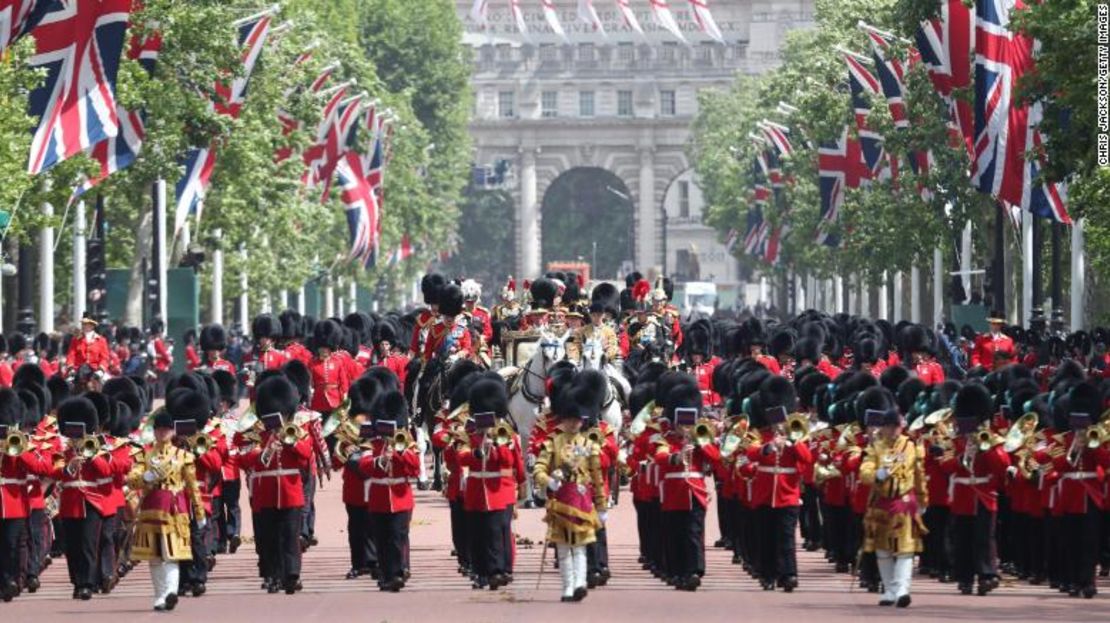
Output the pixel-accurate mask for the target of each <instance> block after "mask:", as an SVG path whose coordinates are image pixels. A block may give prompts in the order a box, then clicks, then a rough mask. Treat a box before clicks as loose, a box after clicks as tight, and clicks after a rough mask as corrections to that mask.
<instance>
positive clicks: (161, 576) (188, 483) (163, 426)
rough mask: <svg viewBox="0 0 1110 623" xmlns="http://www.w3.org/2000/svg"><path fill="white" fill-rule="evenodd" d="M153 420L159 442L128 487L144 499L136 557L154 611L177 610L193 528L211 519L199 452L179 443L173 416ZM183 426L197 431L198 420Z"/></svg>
mask: <svg viewBox="0 0 1110 623" xmlns="http://www.w3.org/2000/svg"><path fill="white" fill-rule="evenodd" d="M182 391H190V390H182ZM153 419H154V421H153V427H154V443H153V445H152V446H151V447H150V448H149V449H148V450H145V451H143V452H142V454H141V455H140V458H139V460H138V461H137V462H136V463H135V466H134V467H133V468H132V470H131V473H130V475H129V477H128V485H129V486H130V487H131V488H132V489H133V490H136V491H139V492H140V495H141V501H140V503H139V514H138V522H137V525H136V528H135V542H134V546H133V548H132V550H131V553H132V556H134V558H135V560H146V561H148V562H149V563H150V578H151V581H152V583H153V585H154V609H155V610H159V611H162V610H173V609H174V608H175V607H176V606H177V599H178V584H179V576H180V570H179V565H180V563H181V562H183V561H188V560H190V559H191V558H192V555H193V554H192V550H193V548H192V544H191V543H192V533H191V525H192V524H195V525H198V526H200V527H202V528H203V527H204V526H205V525H206V523H207V521H208V516H207V515H206V514H205V510H204V503H203V501H202V500H201V494H200V488H199V487H198V486H197V479H196V467H195V458H194V454H193V452H192V451H190V450H187V449H185V448H182V447H179V446H178V445H177V444H176V443H175V429H174V421H173V415H171V414H170V411H169V410H167V409H161V410H159V411H158V412H157V413H156V414H155V415H154V418H153ZM184 422H185V423H186V426H187V428H188V429H194V428H195V427H196V421H195V420H193V419H188V418H187V419H185V420H184ZM190 514H191V517H192V518H190Z"/></svg>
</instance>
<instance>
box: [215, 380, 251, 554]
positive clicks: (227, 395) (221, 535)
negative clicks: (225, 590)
mask: <svg viewBox="0 0 1110 623" xmlns="http://www.w3.org/2000/svg"><path fill="white" fill-rule="evenodd" d="M212 380H214V381H216V386H217V388H218V389H219V394H220V400H219V403H220V408H219V411H218V412H217V413H216V419H213V420H211V421H210V425H209V426H210V428H211V429H212V431H213V438H214V439H215V441H216V448H217V449H218V450H219V452H220V459H221V465H220V480H221V481H222V482H221V483H220V487H219V495H218V496H217V497H215V498H213V500H212V502H213V515H214V517H215V521H216V528H217V530H218V535H217V540H216V553H217V554H228V553H230V554H234V553H235V552H236V551H238V550H239V545H241V544H242V542H243V541H242V538H241V537H240V536H239V534H240V528H241V526H242V515H241V513H240V510H239V498H240V497H241V494H242V486H243V485H242V481H241V480H240V474H241V472H240V469H239V447H238V446H236V445H235V444H234V443H233V439H234V435H235V433H236V432H237V431H238V426H239V415H238V413H237V410H238V408H239V398H238V393H239V381H238V380H237V379H236V378H235V377H234V376H232V375H231V374H229V373H227V372H224V371H223V370H216V371H215V372H213V373H212Z"/></svg>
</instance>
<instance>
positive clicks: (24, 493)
mask: <svg viewBox="0 0 1110 623" xmlns="http://www.w3.org/2000/svg"><path fill="white" fill-rule="evenodd" d="M51 467H52V466H51V464H50V459H49V456H48V455H47V456H44V455H43V454H42V453H40V452H38V451H36V450H30V451H28V452H24V453H23V454H20V455H19V456H8V455H7V454H4V455H0V519H25V518H26V517H27V516H28V515H30V513H31V501H30V497H29V496H28V488H29V487H28V484H29V479H30V478H32V477H35V478H37V477H38V476H46V475H48V474H49V473H50V471H51Z"/></svg>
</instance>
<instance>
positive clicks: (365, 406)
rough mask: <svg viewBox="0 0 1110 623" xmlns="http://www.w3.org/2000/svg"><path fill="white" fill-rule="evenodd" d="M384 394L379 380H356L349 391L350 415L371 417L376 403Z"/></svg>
mask: <svg viewBox="0 0 1110 623" xmlns="http://www.w3.org/2000/svg"><path fill="white" fill-rule="evenodd" d="M381 393H382V386H381V384H380V383H379V382H378V379H376V378H373V377H369V376H363V377H359V378H357V379H355V382H354V383H351V387H350V389H348V390H347V399H348V400H349V401H350V402H351V408H350V411H349V414H350V415H352V416H355V415H370V414H371V412H372V411H373V408H374V401H375V400H377V399H378V395H379V394H381Z"/></svg>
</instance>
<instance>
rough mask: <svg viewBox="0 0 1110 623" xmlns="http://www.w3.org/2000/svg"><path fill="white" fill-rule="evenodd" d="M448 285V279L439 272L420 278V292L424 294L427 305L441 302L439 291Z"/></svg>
mask: <svg viewBox="0 0 1110 623" xmlns="http://www.w3.org/2000/svg"><path fill="white" fill-rule="evenodd" d="M445 285H447V279H445V278H444V276H443V275H441V274H439V273H428V274H426V275H424V277H422V278H421V279H420V293H421V294H423V295H424V304H425V305H438V304H439V291H440V289H442V288H443V286H445Z"/></svg>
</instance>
